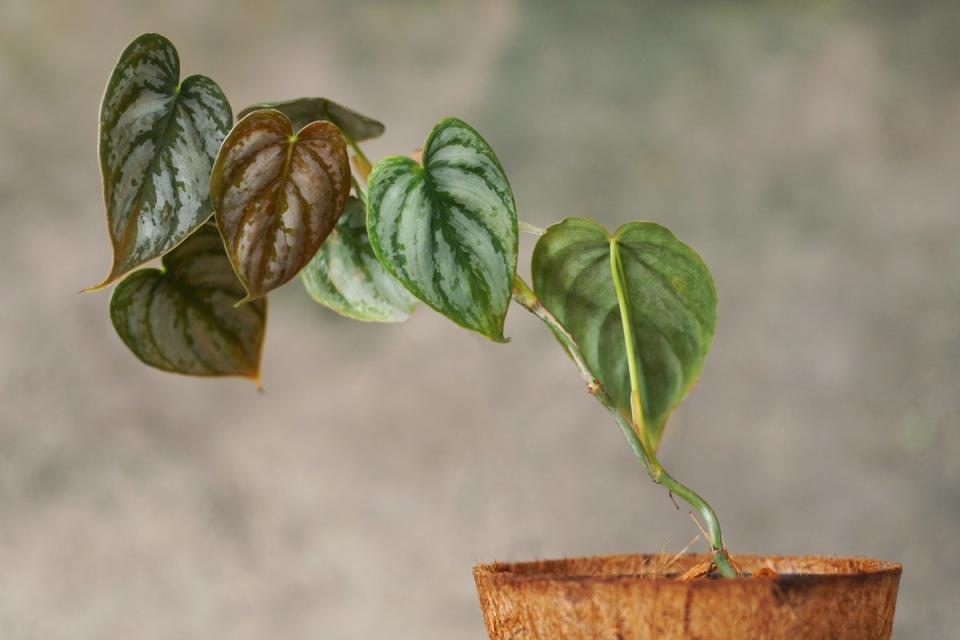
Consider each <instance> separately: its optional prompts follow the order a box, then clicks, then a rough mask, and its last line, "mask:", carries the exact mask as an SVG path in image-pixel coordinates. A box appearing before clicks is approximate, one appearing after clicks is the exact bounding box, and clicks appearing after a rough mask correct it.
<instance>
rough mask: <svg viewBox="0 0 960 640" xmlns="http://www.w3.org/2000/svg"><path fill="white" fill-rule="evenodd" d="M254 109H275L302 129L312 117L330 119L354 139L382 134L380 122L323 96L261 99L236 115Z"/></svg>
mask: <svg viewBox="0 0 960 640" xmlns="http://www.w3.org/2000/svg"><path fill="white" fill-rule="evenodd" d="M258 109H276V110H277V111H279V112H281V113H283V114H284V115H285V116H287V117H288V118H290V121H291V122H292V123H293V128H294V129H302V128H303V127H305V126H307V125H308V124H310V123H311V122H314V121H316V120H326V121H327V122H332V123H333V124H335V125H337V126H338V127H339V128H340V130H341V131H343V132H344V133H345V134H346V135H347V136H348V137H349V138H350V139H352V140H353V141H354V142H361V141H363V140H370V139H372V138H379V137H380V136H382V135H383V129H384V127H383V123H381V122H379V121H377V120H374V119H373V118H370V117H367V116H365V115H362V114H360V113H357V112H356V111H354V110H353V109H348V108H347V107H345V106H343V105H340V104H337V103H336V102H334V101H333V100H328V99H326V98H296V99H295V100H283V101H280V102H261V103H259V104H255V105H253V106H250V107H247V108H246V109H244V110H243V111H241V112H240V114H239V115H238V116H237V118H243V117H244V116H246V115H247V114H249V113H253V112H254V111H256V110H258Z"/></svg>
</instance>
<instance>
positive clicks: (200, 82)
mask: <svg viewBox="0 0 960 640" xmlns="http://www.w3.org/2000/svg"><path fill="white" fill-rule="evenodd" d="M232 123H233V113H232V111H231V110H230V104H229V103H228V102H227V99H226V98H225V97H224V95H223V92H222V91H220V87H218V86H217V85H216V83H214V82H213V80H210V79H209V78H206V77H204V76H190V77H188V78H187V79H185V80H184V81H183V82H182V83H180V60H179V58H178V56H177V50H176V49H175V48H174V46H173V44H171V43H170V41H169V40H167V39H166V38H164V37H163V36H160V35H157V34H155V33H147V34H144V35H142V36H140V37H139V38H137V39H136V40H134V41H133V42H131V43H130V44H129V45H128V46H127V48H126V49H125V50H124V51H123V54H121V56H120V60H119V61H118V62H117V66H116V67H115V68H114V70H113V74H112V75H111V76H110V81H109V83H108V84H107V90H106V92H105V93H104V96H103V103H102V104H101V107H100V172H101V175H102V176H103V197H104V201H105V202H106V208H107V226H108V228H109V232H110V239H111V241H112V244H113V253H114V256H113V265H112V266H111V268H110V273H109V275H108V276H107V277H106V279H105V280H104V281H103V282H102V283H101V284H100V285H97V286H98V287H103V286H106V285H107V284H109V283H111V282H113V281H114V280H116V279H117V278H119V277H120V276H122V275H123V274H124V273H127V272H128V271H130V270H131V269H134V268H135V267H138V266H140V265H141V264H144V263H145V262H149V261H150V260H153V259H154V258H157V257H159V256H161V255H163V254H165V253H166V252H167V251H170V250H171V249H172V248H174V247H175V246H177V245H178V244H180V243H181V242H182V241H183V240H184V239H185V238H186V237H187V236H189V235H190V234H191V233H193V232H194V231H195V230H196V229H197V228H198V227H199V226H200V225H202V224H203V223H204V222H205V221H206V220H207V219H208V218H209V217H210V214H211V213H212V212H213V210H212V209H211V206H210V190H209V185H210V168H211V167H212V166H213V161H214V158H216V155H217V149H219V147H220V143H221V142H222V141H223V139H224V137H225V136H226V135H227V132H228V131H229V130H230V125H231V124H232Z"/></svg>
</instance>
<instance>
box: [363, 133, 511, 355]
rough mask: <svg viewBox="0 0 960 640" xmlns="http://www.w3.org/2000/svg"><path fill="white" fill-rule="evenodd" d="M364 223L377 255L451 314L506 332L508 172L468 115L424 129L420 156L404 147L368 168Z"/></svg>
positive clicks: (469, 324) (497, 335)
mask: <svg viewBox="0 0 960 640" xmlns="http://www.w3.org/2000/svg"><path fill="white" fill-rule="evenodd" d="M368 198H369V202H370V211H369V216H368V218H367V230H368V231H369V233H370V243H371V244H372V245H373V250H374V252H375V253H376V255H377V258H379V260H380V262H381V263H382V264H383V265H384V266H385V267H386V268H387V270H388V271H390V272H391V273H392V274H393V275H394V276H395V277H396V278H397V279H398V280H400V282H402V283H403V285H404V286H405V287H406V288H407V289H409V290H410V292H411V293H413V294H414V295H415V296H416V297H417V298H419V299H421V300H423V301H424V302H426V303H427V304H428V305H430V306H431V307H433V308H434V309H436V310H437V311H439V312H440V313H442V314H443V315H445V316H447V317H448V318H450V319H451V320H453V321H454V322H456V323H457V324H459V325H461V326H463V327H466V328H468V329H472V330H474V331H477V332H479V333H481V334H482V335H485V336H487V337H488V338H490V339H492V340H495V341H497V342H505V341H506V338H504V336H503V323H504V319H505V318H506V314H507V308H508V307H509V305H510V295H511V290H512V286H513V279H514V275H515V274H516V270H517V214H516V206H515V204H514V200H513V192H512V191H511V189H510V183H509V182H508V181H507V176H506V174H505V173H504V171H503V168H502V167H501V166H500V162H499V161H498V160H497V158H496V156H495V155H494V153H493V150H492V149H491V148H490V146H489V145H488V144H487V143H486V141H484V139H483V138H481V137H480V134H479V133H477V132H476V131H475V130H474V129H473V128H472V127H471V126H470V125H468V124H466V123H465V122H462V121H460V120H457V119H456V118H447V119H445V120H441V121H440V122H439V123H438V124H437V125H436V126H435V127H434V128H433V131H431V132H430V135H429V136H428V137H427V141H426V143H425V145H424V149H423V166H421V165H419V164H417V162H415V161H414V160H412V159H410V158H408V157H405V156H391V157H388V158H384V159H383V160H380V161H379V162H377V164H376V165H375V166H374V168H373V173H372V174H371V175H370V181H369V194H368Z"/></svg>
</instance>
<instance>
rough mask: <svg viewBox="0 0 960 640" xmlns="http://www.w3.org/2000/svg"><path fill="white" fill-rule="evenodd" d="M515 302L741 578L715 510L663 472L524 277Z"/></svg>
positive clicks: (717, 559)
mask: <svg viewBox="0 0 960 640" xmlns="http://www.w3.org/2000/svg"><path fill="white" fill-rule="evenodd" d="M513 299H514V300H515V301H516V302H517V304H519V305H520V306H522V307H523V308H525V309H526V310H527V311H529V312H530V313H532V314H533V315H535V316H537V317H538V318H540V320H541V321H543V323H544V324H546V325H547V327H549V328H550V330H551V331H552V332H553V335H554V336H556V338H557V340H559V341H560V344H562V345H563V347H564V349H565V350H566V351H567V354H569V356H570V358H571V359H572V360H573V362H574V364H575V365H576V366H577V370H578V371H579V372H580V377H581V378H582V379H583V381H584V384H586V385H587V390H588V391H589V392H590V394H591V395H592V396H593V397H594V398H596V399H597V401H598V402H599V403H600V404H601V405H603V407H604V408H605V409H606V410H607V413H609V414H610V415H611V416H612V417H613V420H614V422H616V423H617V426H618V427H620V431H621V432H622V433H623V435H624V437H626V439H627V442H629V443H630V447H631V448H632V449H633V452H634V454H636V456H637V458H639V459H640V463H641V464H642V465H643V468H644V470H645V471H646V472H647V474H648V475H649V476H650V477H651V478H652V479H653V481H654V482H655V483H657V484H660V485H663V486H664V487H666V488H667V489H669V490H670V491H672V492H673V493H675V494H676V495H678V496H680V498H681V499H683V500H684V501H685V502H687V503H688V504H689V505H690V506H691V507H693V508H694V509H695V510H696V511H697V512H698V513H699V514H700V517H701V518H702V519H703V521H704V524H705V526H706V528H707V535H708V537H709V538H710V540H709V543H710V548H711V550H712V552H713V562H714V564H715V565H716V566H717V570H718V571H719V572H720V575H722V576H724V577H728V578H732V577H735V576H736V575H737V573H736V571H734V569H733V567H731V566H730V562H729V560H728V556H727V550H726V548H725V547H724V545H723V536H722V535H721V533H720V522H719V520H718V519H717V514H716V512H714V510H713V508H712V507H710V505H709V504H707V501H706V500H704V499H703V498H701V497H700V496H699V495H698V494H697V493H695V492H694V491H693V490H691V489H689V488H688V487H686V486H684V485H683V484H681V483H679V482H677V481H676V480H675V479H674V478H673V477H672V476H671V475H670V474H669V473H667V472H666V470H665V469H664V468H663V465H661V464H660V461H659V460H658V459H657V456H656V453H655V452H654V451H653V450H651V449H648V448H647V447H646V446H645V444H644V442H643V441H642V440H641V438H640V436H639V435H638V433H637V429H635V428H634V425H633V423H632V422H631V421H630V420H628V419H627V418H626V416H624V415H623V413H621V412H620V410H619V409H618V408H617V406H616V404H615V403H614V402H613V398H611V397H610V394H608V393H607V391H606V389H604V388H603V386H602V385H601V384H600V380H599V379H598V378H597V377H596V376H595V375H594V374H593V372H592V371H591V369H590V367H589V366H588V365H587V362H586V360H585V359H584V357H583V352H582V351H580V346H579V345H578V344H577V343H576V341H575V340H574V339H573V336H572V335H570V332H568V331H567V329H566V327H564V326H563V325H562V324H561V323H560V321H559V320H557V318H556V316H554V315H553V314H552V313H550V311H548V310H547V308H546V307H544V306H543V303H542V302H540V299H539V298H537V296H536V294H535V293H534V292H533V291H532V290H531V289H530V287H529V286H528V285H527V283H526V282H524V281H523V280H522V279H521V278H520V276H516V278H515V279H514V284H513Z"/></svg>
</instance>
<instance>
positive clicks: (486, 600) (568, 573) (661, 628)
mask: <svg viewBox="0 0 960 640" xmlns="http://www.w3.org/2000/svg"><path fill="white" fill-rule="evenodd" d="M703 559H704V556H703V555H683V556H679V557H676V556H669V555H623V556H607V557H597V558H568V559H564V560H545V561H540V562H521V563H499V562H498V563H494V564H480V565H477V566H476V567H475V568H474V570H473V575H474V578H475V580H476V582H477V592H478V594H479V596H480V606H481V608H482V609H483V618H484V622H485V623H486V626H487V633H488V634H489V636H490V640H642V639H643V640H645V639H647V638H649V639H651V640H673V639H680V638H685V639H700V640H744V639H749V640H777V639H781V638H782V639H784V640H787V639H789V640H820V639H824V640H826V639H831V640H835V639H844V640H859V639H862V640H883V639H884V638H890V636H891V634H892V628H893V612H894V607H895V606H896V602H897V587H898V585H899V583H900V572H901V566H900V565H899V564H896V563H893V562H884V561H880V560H870V559H867V558H823V557H818V556H803V557H779V556H736V557H735V559H736V561H737V562H738V563H739V565H740V566H741V567H742V569H743V571H744V577H741V578H734V579H724V578H715V577H712V576H708V577H699V578H695V579H685V580H681V579H679V577H680V576H681V575H682V574H683V573H684V572H686V571H687V570H688V569H691V568H692V567H694V566H695V565H697V564H698V563H700V562H701V561H702V560H703ZM771 570H772V571H771ZM773 572H775V575H774V573H773Z"/></svg>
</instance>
